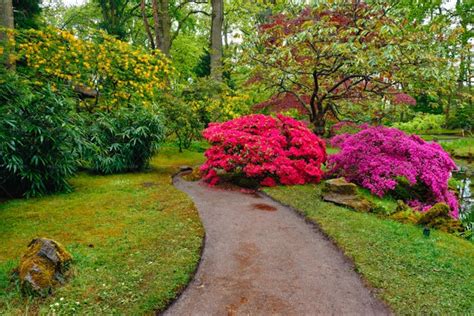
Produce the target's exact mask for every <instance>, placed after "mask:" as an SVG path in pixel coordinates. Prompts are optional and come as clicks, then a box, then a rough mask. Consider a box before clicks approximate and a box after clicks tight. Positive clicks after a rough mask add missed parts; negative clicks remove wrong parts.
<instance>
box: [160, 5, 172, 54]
mask: <svg viewBox="0 0 474 316" xmlns="http://www.w3.org/2000/svg"><path fill="white" fill-rule="evenodd" d="M160 17H161V43H160V45H159V47H158V48H159V49H161V51H162V52H163V53H164V54H165V55H166V56H169V54H170V49H171V35H170V30H171V19H170V11H169V0H161V1H160Z"/></svg>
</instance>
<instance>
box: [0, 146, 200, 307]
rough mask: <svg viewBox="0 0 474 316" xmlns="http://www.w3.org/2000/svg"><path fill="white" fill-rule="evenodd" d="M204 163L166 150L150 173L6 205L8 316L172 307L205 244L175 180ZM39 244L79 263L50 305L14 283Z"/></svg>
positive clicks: (1, 294) (81, 179)
mask: <svg viewBox="0 0 474 316" xmlns="http://www.w3.org/2000/svg"><path fill="white" fill-rule="evenodd" d="M202 159H203V156H202V154H200V153H192V152H184V153H182V154H178V153H177V150H176V149H175V148H173V147H166V148H164V149H163V150H162V152H161V153H160V154H158V155H157V156H156V158H155V159H154V160H153V161H152V164H151V166H152V168H151V170H149V171H147V172H142V173H130V174H119V175H111V176H98V175H90V174H86V173H81V174H79V175H78V176H76V177H75V178H73V179H72V180H71V183H72V185H73V187H74V192H73V193H69V194H57V195H52V196H48V197H44V198H37V199H30V200H23V199H20V200H11V201H7V202H4V203H3V204H0V314H2V315H25V314H30V313H32V314H37V313H39V314H44V315H46V314H50V315H51V314H68V315H69V314H73V313H80V314H88V315H99V314H128V315H136V314H143V313H150V314H151V313H153V312H154V311H155V310H162V309H163V308H164V307H166V306H167V304H168V303H169V302H170V301H171V300H172V299H173V298H174V297H175V296H176V294H177V293H178V292H179V291H180V290H182V289H183V288H184V286H185V285H186V284H187V283H188V281H189V280H190V278H191V275H192V274H193V271H194V270H195V268H196V266H197V264H198V262H199V258H200V249H201V245H202V240H203V237H204V230H203V227H202V225H201V222H200V220H199V217H198V213H197V211H196V209H195V207H194V204H193V203H192V201H191V200H190V199H189V198H188V197H187V195H186V194H184V193H182V192H180V191H178V190H177V189H175V188H174V187H173V186H172V185H171V178H170V175H171V174H172V173H173V172H175V171H176V170H177V169H176V167H177V166H179V165H181V164H197V163H199V162H201V161H202ZM37 236H41V237H48V238H52V239H55V240H57V241H59V242H61V243H63V244H64V245H65V246H66V248H67V249H68V250H69V251H70V252H71V253H72V254H73V256H74V264H73V274H74V277H73V278H72V279H71V281H70V282H69V283H67V284H66V285H65V286H63V287H61V288H59V289H58V290H57V291H56V292H55V293H54V295H53V296H52V297H50V298H47V299H45V300H42V299H38V298H29V299H24V298H22V297H21V295H20V294H19V292H18V290H17V289H16V288H15V287H14V286H12V285H11V283H10V282H9V273H10V271H11V270H12V268H13V267H15V266H16V265H17V263H18V259H19V256H20V255H21V253H22V252H24V250H25V249H26V245H27V244H28V242H29V241H30V240H31V239H33V238H35V237H37ZM53 309H54V311H53Z"/></svg>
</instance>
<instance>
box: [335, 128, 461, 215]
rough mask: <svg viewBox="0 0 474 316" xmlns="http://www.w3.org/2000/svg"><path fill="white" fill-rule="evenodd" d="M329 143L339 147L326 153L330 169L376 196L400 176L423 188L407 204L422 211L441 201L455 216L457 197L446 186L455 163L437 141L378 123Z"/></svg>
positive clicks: (410, 183)
mask: <svg viewBox="0 0 474 316" xmlns="http://www.w3.org/2000/svg"><path fill="white" fill-rule="evenodd" d="M331 144H332V145H333V146H337V147H339V148H340V149H341V151H340V152H339V153H337V154H335V155H332V156H330V157H329V167H330V171H329V172H330V173H332V174H337V175H341V176H344V177H345V178H346V179H347V180H348V181H353V182H355V183H358V184H359V185H361V186H363V187H365V188H367V189H369V190H370V191H371V192H372V193H373V194H376V195H378V196H383V195H384V194H385V193H387V192H389V191H393V190H394V189H395V188H396V187H397V185H399V184H400V179H405V180H406V181H408V184H409V185H410V186H411V187H412V188H413V187H415V185H421V186H422V187H423V188H424V189H425V191H426V194H425V196H423V199H422V200H416V199H412V200H410V201H406V202H408V204H409V205H411V206H413V207H415V208H416V209H418V210H420V211H425V210H427V209H429V207H430V206H431V205H433V204H435V203H437V202H444V203H446V204H448V205H449V207H450V208H451V216H452V217H454V218H458V216H459V214H458V209H459V206H458V202H457V199H456V197H455V195H454V194H453V193H452V192H451V191H449V190H448V180H449V178H450V177H451V172H452V171H453V170H455V169H456V164H455V163H454V161H453V160H452V159H451V157H450V156H449V154H448V153H446V152H445V151H444V150H443V149H442V147H441V146H440V145H439V144H437V143H434V142H426V141H424V140H423V139H421V138H420V137H419V136H417V135H412V136H410V135H407V134H405V133H404V132H402V131H400V130H398V129H395V128H387V127H382V126H378V127H363V128H362V129H361V131H359V132H358V133H356V134H353V135H349V134H341V135H337V136H335V137H334V138H333V139H332V140H331Z"/></svg>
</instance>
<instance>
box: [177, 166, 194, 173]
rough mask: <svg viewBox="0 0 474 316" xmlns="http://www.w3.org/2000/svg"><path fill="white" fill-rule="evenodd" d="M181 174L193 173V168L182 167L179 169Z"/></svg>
mask: <svg viewBox="0 0 474 316" xmlns="http://www.w3.org/2000/svg"><path fill="white" fill-rule="evenodd" d="M179 171H180V172H187V171H193V168H192V167H190V166H180V167H179Z"/></svg>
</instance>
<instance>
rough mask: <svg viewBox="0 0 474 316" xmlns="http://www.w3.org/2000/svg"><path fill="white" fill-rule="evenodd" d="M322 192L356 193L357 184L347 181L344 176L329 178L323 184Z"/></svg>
mask: <svg viewBox="0 0 474 316" xmlns="http://www.w3.org/2000/svg"><path fill="white" fill-rule="evenodd" d="M324 192H326V193H335V194H345V195H349V194H353V195H356V194H357V185H355V184H354V183H350V182H347V181H346V180H345V179H344V178H337V179H330V180H327V181H326V182H325V184H324Z"/></svg>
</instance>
